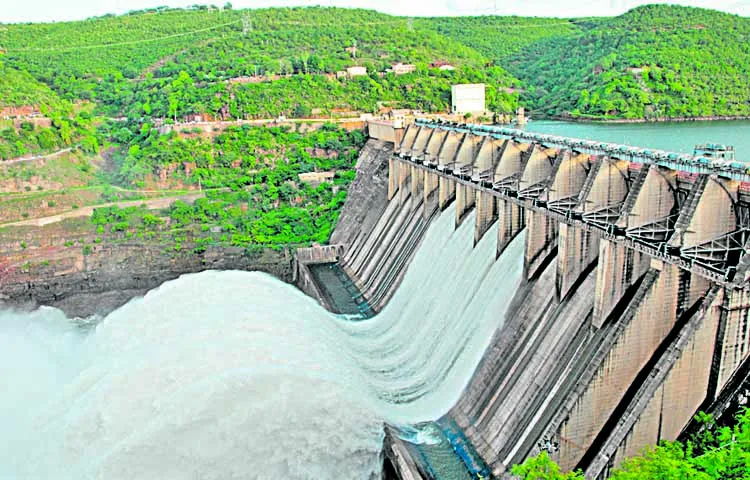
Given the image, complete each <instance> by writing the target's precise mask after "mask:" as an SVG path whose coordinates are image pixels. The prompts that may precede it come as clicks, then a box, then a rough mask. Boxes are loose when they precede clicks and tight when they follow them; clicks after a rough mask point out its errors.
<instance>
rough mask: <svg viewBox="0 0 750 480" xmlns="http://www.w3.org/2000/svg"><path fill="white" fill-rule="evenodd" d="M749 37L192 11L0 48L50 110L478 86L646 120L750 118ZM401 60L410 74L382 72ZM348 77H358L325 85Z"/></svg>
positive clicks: (89, 23) (673, 25) (548, 108)
mask: <svg viewBox="0 0 750 480" xmlns="http://www.w3.org/2000/svg"><path fill="white" fill-rule="evenodd" d="M749 34H750V20H748V19H746V18H743V17H738V16H734V15H728V14H724V13H719V12H716V11H712V10H705V9H696V8H688V7H677V6H664V5H650V6H644V7H639V8H636V9H634V10H631V11H630V12H628V13H626V14H624V15H622V16H619V17H615V18H596V19H575V20H566V19H555V18H522V17H493V16H483V17H444V18H414V19H409V18H403V17H394V16H390V15H385V14H381V13H378V12H375V11H371V10H361V9H340V8H321V7H311V8H276V9H257V10H232V9H223V10H219V9H216V8H213V7H212V8H209V7H194V8H191V9H186V10H181V9H167V8H158V9H152V10H148V11H140V12H133V13H132V14H128V15H122V16H105V17H100V18H93V19H89V20H84V21H79V22H62V23H54V24H23V25H7V26H4V27H3V28H2V29H0V48H2V49H3V50H6V51H7V54H6V56H5V58H6V63H7V64H8V65H9V66H12V67H14V68H16V69H18V70H25V71H28V72H29V73H30V74H31V75H32V76H33V77H34V78H35V79H37V80H39V81H41V82H43V83H45V84H46V85H49V86H50V87H51V89H52V90H53V91H54V92H56V93H57V94H58V95H60V96H61V97H62V98H64V99H67V100H71V101H75V100H94V101H95V102H96V103H97V105H98V107H99V112H100V113H102V114H106V115H108V116H123V115H124V116H129V117H130V118H132V119H144V118H149V117H162V118H172V119H178V120H179V119H180V118H184V117H186V116H187V115H190V114H194V113H198V114H206V115H208V116H212V117H222V118H243V117H274V116H277V115H286V116H297V117H304V116H308V115H310V114H311V113H312V112H314V111H322V112H324V113H328V112H332V111H337V110H338V111H346V110H359V111H376V110H377V108H378V106H379V102H381V101H386V102H390V104H391V105H393V106H394V107H407V108H409V107H410V108H416V109H422V110H430V111H446V110H447V108H448V106H449V104H450V85H451V84H453V83H458V82H485V83H487V84H488V85H489V89H488V92H489V93H488V106H489V108H490V109H491V110H494V111H498V112H508V111H512V110H513V109H515V107H516V106H517V105H518V104H519V101H520V103H521V104H523V105H524V106H526V107H527V108H530V109H531V110H532V111H533V112H534V114H536V115H537V116H570V117H576V118H629V119H651V118H657V117H658V118H664V117H698V116H718V115H727V116H741V115H748V114H750V104H748V98H750V81H749V80H750V42H748V41H747V40H748V35H749ZM355 47H356V50H355ZM397 62H404V63H414V64H416V65H417V67H418V68H417V71H416V72H414V73H410V74H407V75H401V76H394V75H391V74H388V75H383V74H382V72H383V71H384V70H385V69H386V68H388V67H389V66H391V65H392V64H394V63H397ZM435 62H448V63H451V64H453V65H455V66H456V67H457V70H456V71H455V72H439V71H437V70H436V69H433V68H430V64H432V63H435ZM351 65H362V66H366V67H367V69H368V73H369V75H368V76H366V77H359V78H355V79H350V80H347V79H337V78H336V76H335V72H338V71H341V70H343V69H345V68H346V67H348V66H351ZM250 77H255V81H252V82H251V81H249V78H250ZM259 79H261V80H263V81H262V82H259V81H258V80H259ZM509 87H513V88H514V89H520V91H521V92H522V93H521V94H520V98H519V95H518V94H517V93H507V92H509V91H510V92H513V91H514V90H510V89H509Z"/></svg>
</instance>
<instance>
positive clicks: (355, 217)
mask: <svg viewBox="0 0 750 480" xmlns="http://www.w3.org/2000/svg"><path fill="white" fill-rule="evenodd" d="M393 135H397V136H398V135H400V133H398V134H393ZM394 148H395V146H394V143H392V142H388V141H384V140H378V139H372V138H371V139H370V140H368V142H367V144H366V145H365V147H364V148H363V150H362V152H361V154H360V157H359V159H358V161H357V166H356V169H357V176H356V178H355V180H354V182H352V185H351V186H350V188H349V192H348V197H347V202H346V204H345V206H344V208H343V210H342V212H341V216H340V217H339V221H338V224H337V226H336V229H335V230H334V233H333V234H332V236H331V241H330V243H331V244H335V245H340V246H341V248H342V250H343V253H342V254H341V257H340V260H339V262H338V263H339V266H340V267H341V268H342V269H343V271H344V272H345V273H346V274H347V276H348V277H349V278H350V279H351V281H352V282H353V283H354V285H355V286H356V288H357V290H358V291H359V292H360V295H361V296H362V298H363V300H365V301H366V302H367V303H368V305H369V306H370V307H371V308H372V309H373V310H374V311H376V312H377V311H379V310H381V309H382V308H383V307H384V306H385V305H386V303H387V302H388V300H389V299H390V298H391V297H392V295H393V293H394V292H395V290H396V288H397V287H398V285H399V283H400V281H401V279H402V278H403V275H404V274H405V273H406V267H407V266H408V265H409V262H410V261H411V258H412V257H413V255H414V253H415V252H416V250H417V248H418V247H419V245H420V243H421V241H422V239H423V238H424V235H425V233H426V231H427V227H428V226H429V224H430V222H431V220H432V219H433V218H434V217H435V215H436V214H437V212H438V210H437V200H436V194H437V192H436V191H435V188H434V187H433V192H432V194H430V195H425V194H423V188H424V182H423V181H418V180H417V181H415V182H413V183H412V181H411V167H409V166H405V167H404V171H403V172H400V173H399V175H400V179H399V181H400V182H401V183H399V187H400V190H401V193H400V194H399V195H397V196H392V195H389V191H390V190H391V189H392V185H390V184H389V181H391V180H389V171H390V167H391V162H392V161H393V159H392V156H393V151H394ZM427 183H428V186H429V185H430V181H428V182H427Z"/></svg>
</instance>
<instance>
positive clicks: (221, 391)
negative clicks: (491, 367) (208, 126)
mask: <svg viewBox="0 0 750 480" xmlns="http://www.w3.org/2000/svg"><path fill="white" fill-rule="evenodd" d="M454 218H455V211H454V210H453V209H452V208H451V209H449V210H447V211H446V212H445V213H444V214H443V215H441V216H440V217H439V218H438V219H437V220H436V221H435V223H434V224H433V225H432V226H431V227H430V230H429V232H428V233H427V236H426V238H425V240H424V242H423V244H422V245H421V247H420V248H419V251H418V252H417V254H416V256H415V258H414V261H413V262H412V265H411V266H410V267H409V271H408V272H407V274H406V276H405V278H404V281H403V283H402V285H401V287H400V288H399V290H398V291H397V292H396V294H395V295H394V298H393V299H392V301H391V302H390V303H389V305H388V306H387V307H386V308H385V310H384V311H383V312H382V313H381V314H380V315H378V316H376V317H374V318H373V319H370V320H368V321H364V322H349V321H346V320H345V319H342V318H339V317H337V316H334V315H332V314H330V313H329V312H327V311H325V310H324V309H322V308H321V307H320V306H319V305H318V304H317V303H316V302H314V301H313V300H312V299H310V298H308V297H306V296H305V295H304V294H302V293H301V292H300V291H298V290H297V289H296V288H294V287H292V286H289V285H286V284H284V283H282V282H280V281H278V280H276V279H274V278H272V277H270V276H268V275H265V274H259V273H247V272H205V273H201V274H195V275H186V276H184V277H182V278H180V279H178V280H176V281H173V282H169V283H166V284H164V285H163V286H161V287H160V288H158V289H156V290H154V291H152V292H150V293H149V294H147V295H146V297H145V298H142V299H137V300H134V301H132V302H130V303H129V304H128V305H126V306H124V307H122V308H120V309H119V310H117V311H115V312H113V313H112V314H111V315H109V316H108V317H106V318H105V319H104V320H103V321H102V322H101V323H100V324H99V325H97V327H96V329H95V330H94V331H93V332H91V333H83V331H82V330H80V329H78V328H77V327H75V326H74V325H72V323H71V322H70V321H68V320H67V319H65V318H64V316H63V315H62V314H61V313H60V312H58V311H56V310H52V309H42V310H40V311H38V312H35V313H33V314H13V313H7V312H6V313H0V360H2V362H1V364H2V366H1V367H0V382H3V383H2V385H3V387H4V388H3V395H2V399H1V400H0V422H2V425H3V427H4V428H3V431H2V433H0V437H1V438H0V442H2V443H0V447H2V448H1V449H0V478H22V479H35V480H36V479H48V478H49V479H52V478H54V479H76V480H78V479H155V478H158V479H231V478H238V479H239V478H242V479H245V478H264V479H265V478H268V479H278V478H287V479H288V478H305V479H306V478H310V479H327V478H331V479H350V478H365V479H366V478H377V477H378V476H379V472H380V463H381V460H380V458H379V452H380V448H381V446H382V438H383V433H382V425H383V422H390V423H395V424H399V425H406V424H409V423H416V422H420V421H425V420H433V419H437V418H438V417H440V416H441V415H443V414H444V413H446V412H447V411H448V409H450V407H451V406H452V405H453V404H454V403H455V401H456V400H457V399H458V397H459V395H460V393H461V391H462V389H463V388H464V387H465V385H466V383H467V382H468V380H469V378H470V376H471V374H472V373H473V371H474V369H475V368H476V365H477V364H478V362H479V360H480V359H481V356H482V353H483V352H484V350H485V348H486V347H487V345H488V344H489V342H490V340H491V337H492V334H493V332H494V331H495V329H496V328H497V327H498V326H500V325H501V324H502V322H503V321H504V314H505V310H506V309H507V306H508V304H509V302H510V298H511V297H512V295H513V293H514V290H515V288H516V286H517V284H518V283H519V281H520V278H521V271H522V263H523V255H522V254H523V235H521V236H519V238H517V239H516V240H515V241H514V242H513V243H512V244H511V246H510V247H509V248H508V250H507V252H506V253H505V254H504V255H503V256H502V257H501V258H500V259H499V260H498V261H497V262H495V261H494V259H495V242H496V238H497V237H496V236H497V228H496V227H494V228H492V229H491V230H490V231H489V232H488V233H487V235H485V237H484V238H483V239H482V241H481V242H480V243H479V244H478V245H477V246H476V247H475V248H472V245H473V223H474V222H473V215H472V216H471V217H469V218H467V219H466V221H465V222H464V224H463V226H462V227H461V228H459V229H458V230H454Z"/></svg>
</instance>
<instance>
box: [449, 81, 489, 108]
mask: <svg viewBox="0 0 750 480" xmlns="http://www.w3.org/2000/svg"><path fill="white" fill-rule="evenodd" d="M484 91H485V86H484V83H467V84H462V85H453V86H452V87H451V112H452V113H458V114H464V113H472V114H475V113H484V111H485V106H484Z"/></svg>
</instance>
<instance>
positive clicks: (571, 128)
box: [525, 120, 750, 162]
mask: <svg viewBox="0 0 750 480" xmlns="http://www.w3.org/2000/svg"><path fill="white" fill-rule="evenodd" d="M525 129H526V130H530V131H533V132H542V133H549V134H552V135H561V136H564V137H575V138H585V139H589V140H600V141H602V142H612V143H623V144H626V145H632V146H635V147H646V148H656V149H661V150H668V151H672V152H683V153H691V152H692V151H693V147H694V146H695V145H696V144H698V143H707V142H710V143H723V144H728V145H734V147H735V150H736V152H737V160H740V161H743V162H750V121H745V120H738V121H717V122H665V123H623V124H619V123H614V124H613V123H579V122H558V121H546V120H543V121H532V122H529V124H528V125H526V127H525Z"/></svg>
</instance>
